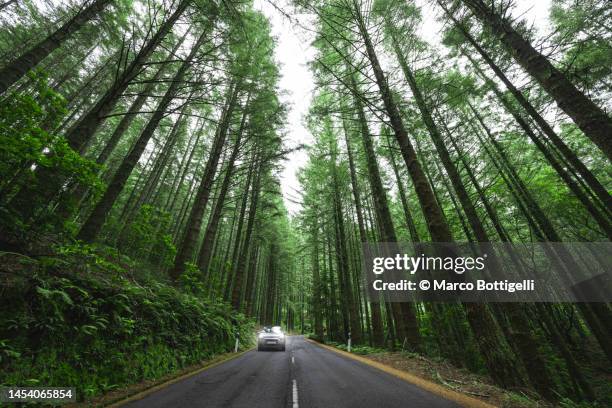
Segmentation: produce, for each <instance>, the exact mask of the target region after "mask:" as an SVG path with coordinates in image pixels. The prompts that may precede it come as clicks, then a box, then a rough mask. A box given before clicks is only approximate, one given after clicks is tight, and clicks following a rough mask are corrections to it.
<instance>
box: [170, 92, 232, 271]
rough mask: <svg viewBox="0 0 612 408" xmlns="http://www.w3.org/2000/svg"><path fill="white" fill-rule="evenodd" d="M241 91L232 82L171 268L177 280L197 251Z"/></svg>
mask: <svg viewBox="0 0 612 408" xmlns="http://www.w3.org/2000/svg"><path fill="white" fill-rule="evenodd" d="M239 92H240V84H232V85H231V86H230V89H229V94H228V102H227V106H226V109H225V111H224V112H223V114H222V117H221V120H220V122H219V127H218V128H217V132H216V134H215V139H214V141H213V145H212V147H211V150H210V155H209V157H208V161H207V162H206V167H205V168H204V175H203V176H202V180H201V181H200V186H199V187H198V192H197V195H196V198H195V201H194V205H193V207H192V209H191V213H190V214H189V219H188V221H187V229H186V231H185V234H184V235H183V238H182V239H181V242H180V245H179V246H178V251H177V254H176V258H175V261H174V267H173V268H172V269H171V270H170V277H171V278H172V280H174V281H176V280H177V279H178V278H179V277H180V276H181V274H182V273H183V272H184V271H185V263H186V262H190V261H191V258H192V257H193V253H194V251H195V246H196V243H197V240H198V235H199V233H200V228H201V226H202V221H203V218H204V211H205V210H206V206H207V204H208V199H209V197H210V190H211V187H212V183H213V180H214V177H215V173H216V172H217V165H218V164H219V158H220V157H221V152H222V150H223V146H224V145H225V139H226V137H227V130H228V128H229V125H230V121H231V118H232V115H233V112H234V109H235V107H236V104H237V99H238V93H239Z"/></svg>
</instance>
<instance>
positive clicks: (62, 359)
mask: <svg viewBox="0 0 612 408" xmlns="http://www.w3.org/2000/svg"><path fill="white" fill-rule="evenodd" d="M107 258H108V254H98V253H96V251H95V250H94V248H92V247H89V246H81V245H74V246H68V247H64V248H62V250H61V251H60V254H58V256H57V257H53V258H47V259H45V260H43V261H40V262H35V263H32V262H30V264H29V265H24V267H26V268H27V270H28V272H29V277H28V278H21V277H19V278H15V279H13V280H12V281H11V282H10V284H9V286H8V287H5V288H4V295H3V299H2V307H1V308H0V339H1V340H0V373H1V374H0V383H1V384H3V385H8V384H21V385H22V384H45V385H46V386H66V385H69V386H77V387H78V389H79V390H83V394H81V395H80V396H79V397H80V398H83V397H85V396H90V395H96V394H100V393H103V392H105V391H108V390H110V389H113V388H116V387H118V386H121V385H125V384H132V383H136V382H139V381H142V380H146V379H154V378H158V377H160V376H163V375H165V374H168V373H170V372H172V371H175V370H178V369H180V368H182V367H185V366H187V365H190V364H194V363H197V362H199V361H201V360H203V359H207V358H210V357H211V356H212V355H214V354H217V353H223V352H226V351H229V350H230V349H231V348H232V347H233V344H234V339H235V334H236V333H239V334H240V338H241V339H242V343H243V345H245V346H247V345H249V341H250V339H251V337H252V335H250V334H252V333H253V329H254V328H253V323H252V322H250V321H249V320H247V319H246V318H245V317H244V316H243V315H240V314H239V315H236V314H234V313H232V311H231V309H230V307H229V306H228V305H226V304H224V303H221V302H214V301H209V300H203V299H202V298H201V297H197V296H194V295H193V294H191V293H187V292H184V291H181V290H178V289H176V288H174V287H171V286H168V285H166V284H163V283H159V282H155V281H148V282H135V281H133V280H129V279H126V278H123V277H121V276H120V275H118V274H117V273H116V272H117V271H118V270H121V267H120V266H118V265H114V264H112V263H111V262H109V261H108V260H107ZM83 270H88V271H89V272H90V273H83V272H82V271H83ZM75 272H78V273H75ZM5 295H6V296H5Z"/></svg>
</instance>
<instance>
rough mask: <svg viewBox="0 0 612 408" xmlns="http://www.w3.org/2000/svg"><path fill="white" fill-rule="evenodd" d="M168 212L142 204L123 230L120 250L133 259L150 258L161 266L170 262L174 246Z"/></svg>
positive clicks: (174, 251) (173, 253)
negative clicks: (169, 231)
mask: <svg viewBox="0 0 612 408" xmlns="http://www.w3.org/2000/svg"><path fill="white" fill-rule="evenodd" d="M170 221H171V218H170V214H168V213H167V212H163V211H160V210H159V209H157V208H155V207H153V206H150V205H143V206H142V207H140V210H139V212H138V215H137V216H136V218H135V220H134V221H133V222H132V223H130V224H129V225H128V226H127V227H126V229H125V230H124V231H123V234H122V238H121V250H122V251H123V252H124V253H126V254H127V255H130V256H131V257H133V258H135V259H147V258H148V259H150V261H151V263H155V264H157V265H159V266H161V267H168V266H170V265H171V264H172V261H173V260H174V256H175V255H176V247H175V246H174V243H173V242H172V235H170V234H168V233H166V231H168V230H169V228H168V226H169V225H170Z"/></svg>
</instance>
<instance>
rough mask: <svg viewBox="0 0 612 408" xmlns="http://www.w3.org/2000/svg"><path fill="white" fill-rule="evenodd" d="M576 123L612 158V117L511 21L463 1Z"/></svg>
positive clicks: (473, 2)
mask: <svg viewBox="0 0 612 408" xmlns="http://www.w3.org/2000/svg"><path fill="white" fill-rule="evenodd" d="M463 3H464V4H466V5H467V6H468V7H469V8H470V10H472V12H473V13H474V14H475V15H476V17H477V18H478V19H479V20H480V21H481V22H482V23H483V25H485V26H486V27H488V28H489V29H491V31H492V32H493V33H494V34H496V35H497V37H498V39H499V40H500V42H501V43H502V45H503V46H504V48H505V49H506V51H508V53H509V54H511V55H512V56H513V57H514V59H515V60H516V61H517V62H518V63H519V64H520V65H521V66H522V67H523V68H524V69H525V71H527V72H528V73H529V74H530V75H531V76H532V77H533V78H534V79H535V80H536V81H537V82H538V83H539V84H540V86H542V88H543V89H544V90H545V91H546V92H547V93H548V94H549V95H550V96H551V97H552V98H553V99H554V100H555V101H556V102H557V105H559V108H561V110H563V111H564V112H565V113H566V114H567V115H568V116H569V117H570V118H572V119H573V120H574V122H575V123H576V125H578V127H579V128H580V129H581V130H582V131H583V132H584V134H585V136H587V137H588V138H589V139H591V141H592V142H593V143H595V144H596V145H597V146H598V147H599V148H600V149H601V150H602V151H603V152H604V153H605V155H606V156H608V159H609V160H612V141H611V137H612V136H611V135H612V120H611V119H610V117H609V116H608V115H607V114H606V113H605V112H604V111H603V110H602V109H601V108H600V107H599V106H597V105H596V104H595V103H594V102H593V101H592V100H590V99H589V98H588V97H587V96H586V95H585V94H584V93H583V92H581V91H579V90H578V89H577V88H576V87H575V86H574V84H572V83H571V82H570V81H569V79H567V77H566V76H565V74H564V73H563V72H561V71H560V70H558V69H557V68H556V67H555V66H554V65H552V64H551V63H550V61H549V60H548V59H547V58H546V57H545V56H543V55H542V54H540V53H539V52H538V51H536V49H535V48H533V46H532V45H531V44H530V43H529V42H528V41H527V40H526V39H525V38H523V36H522V35H521V34H520V33H519V32H518V31H516V30H515V29H514V28H513V27H512V25H511V24H510V22H509V21H508V20H507V19H506V18H505V17H502V16H500V15H499V14H498V13H496V12H495V11H494V10H493V9H492V8H491V7H490V6H488V5H487V4H485V2H484V1H482V0H463Z"/></svg>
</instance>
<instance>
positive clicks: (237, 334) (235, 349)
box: [234, 331, 240, 353]
mask: <svg viewBox="0 0 612 408" xmlns="http://www.w3.org/2000/svg"><path fill="white" fill-rule="evenodd" d="M235 336H236V345H235V346H234V353H237V352H238V344H239V343H240V333H239V332H238V331H236V334H235Z"/></svg>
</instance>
